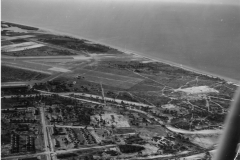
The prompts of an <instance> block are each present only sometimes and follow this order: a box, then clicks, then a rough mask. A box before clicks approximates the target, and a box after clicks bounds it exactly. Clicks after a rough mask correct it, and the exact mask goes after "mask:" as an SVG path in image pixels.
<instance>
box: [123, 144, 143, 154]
mask: <svg viewBox="0 0 240 160" xmlns="http://www.w3.org/2000/svg"><path fill="white" fill-rule="evenodd" d="M119 149H120V151H121V152H122V153H136V152H140V151H142V150H144V147H142V146H135V145H119Z"/></svg>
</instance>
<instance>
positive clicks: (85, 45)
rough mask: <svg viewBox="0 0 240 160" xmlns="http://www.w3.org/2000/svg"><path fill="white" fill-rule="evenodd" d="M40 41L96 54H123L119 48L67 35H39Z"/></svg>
mask: <svg viewBox="0 0 240 160" xmlns="http://www.w3.org/2000/svg"><path fill="white" fill-rule="evenodd" d="M38 41H41V42H44V43H49V44H53V45H57V46H61V47H65V48H69V49H72V50H75V51H83V52H87V53H90V54H91V53H94V54H101V53H102V54H122V52H120V51H118V50H117V49H114V48H110V47H108V46H104V45H101V44H95V43H91V42H89V41H87V40H83V39H76V38H71V37H67V36H57V35H41V36H38Z"/></svg>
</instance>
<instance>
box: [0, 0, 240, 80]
mask: <svg viewBox="0 0 240 160" xmlns="http://www.w3.org/2000/svg"><path fill="white" fill-rule="evenodd" d="M171 1H172V2H171ZM185 1H186V2H185ZM185 1H184V3H183V2H179V1H178V0H175V1H174V0H170V2H166V1H162V0H159V1H157V0H150V1H143V0H129V1H126V0H125V1H123V0H122V1H121V0H95V1H94V0H2V6H1V9H2V20H5V21H9V22H15V23H22V24H26V25H32V26H38V27H42V28H48V29H51V30H55V31H59V32H65V33H68V34H72V35H76V36H80V37H85V38H86V39H93V40H96V41H98V42H102V43H105V44H109V45H112V46H117V47H119V48H122V49H123V50H131V51H133V52H136V53H139V54H142V55H147V56H149V57H151V58H155V59H162V60H165V61H170V62H174V63H178V64H181V65H184V66H188V67H191V68H195V69H197V70H202V71H205V72H208V73H212V74H215V75H220V76H222V77H228V78H230V79H233V81H235V82H236V81H240V4H237V3H234V2H237V1H238V0H236V1H233V0H229V1H228V2H233V3H225V2H227V1H223V0H220V1H221V3H217V2H218V1H210V2H215V3H210V2H209V3H197V2H196V3H189V2H188V1H187V0H185ZM193 1H195V0H193Z"/></svg>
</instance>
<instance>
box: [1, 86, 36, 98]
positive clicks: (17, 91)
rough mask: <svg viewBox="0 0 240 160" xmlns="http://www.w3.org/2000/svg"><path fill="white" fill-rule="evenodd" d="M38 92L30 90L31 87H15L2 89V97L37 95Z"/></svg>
mask: <svg viewBox="0 0 240 160" xmlns="http://www.w3.org/2000/svg"><path fill="white" fill-rule="evenodd" d="M37 93H38V92H36V91H34V90H33V89H30V88H29V86H17V87H16V86H14V87H2V88H1V95H2V96H7V95H26V94H37Z"/></svg>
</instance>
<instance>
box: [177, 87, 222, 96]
mask: <svg viewBox="0 0 240 160" xmlns="http://www.w3.org/2000/svg"><path fill="white" fill-rule="evenodd" d="M174 91H181V92H185V93H187V94H203V93H213V92H215V93H219V92H218V91H217V90H216V89H214V88H210V87H208V86H197V87H189V88H183V89H182V88H179V89H175V90H174Z"/></svg>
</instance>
